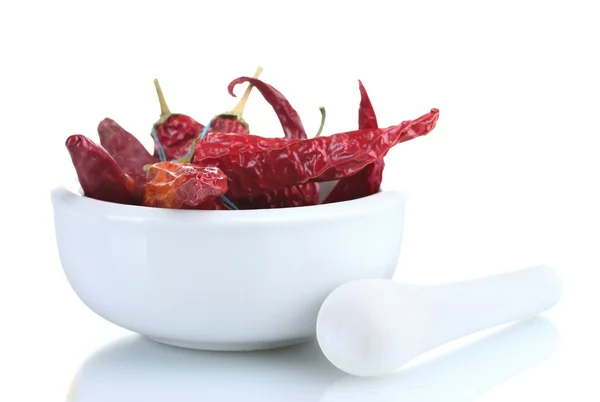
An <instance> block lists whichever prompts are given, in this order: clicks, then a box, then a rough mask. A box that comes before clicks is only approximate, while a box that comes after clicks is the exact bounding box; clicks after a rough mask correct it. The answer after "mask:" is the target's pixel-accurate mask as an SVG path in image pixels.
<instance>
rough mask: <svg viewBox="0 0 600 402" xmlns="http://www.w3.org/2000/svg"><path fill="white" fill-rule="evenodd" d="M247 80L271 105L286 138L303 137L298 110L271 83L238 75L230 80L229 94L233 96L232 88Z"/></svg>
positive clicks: (303, 132) (303, 131) (304, 136)
mask: <svg viewBox="0 0 600 402" xmlns="http://www.w3.org/2000/svg"><path fill="white" fill-rule="evenodd" d="M244 82H249V83H250V84H252V85H253V86H254V87H255V88H256V89H257V90H258V91H259V92H260V93H261V94H262V96H263V97H264V98H265V100H266V101H267V102H268V103H269V104H270V105H271V106H272V107H273V110H275V113H276V114H277V117H278V118H279V121H280V123H281V127H282V128H283V132H284V133H285V137H286V138H292V139H305V138H306V131H305V130H304V126H303V125H302V120H301V119H300V116H299V115H298V112H296V110H295V109H294V108H293V107H292V105H290V102H289V101H288V100H287V99H286V98H285V96H283V95H282V94H281V92H279V91H278V90H276V89H275V88H273V87H272V86H271V85H269V84H267V83H265V82H263V81H261V80H259V79H256V78H250V77H239V78H236V79H235V80H233V81H231V83H230V84H229V87H228V90H229V93H230V94H231V96H235V93H234V92H233V89H234V88H235V86H236V85H238V84H241V83H244Z"/></svg>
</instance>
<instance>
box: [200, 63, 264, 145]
mask: <svg viewBox="0 0 600 402" xmlns="http://www.w3.org/2000/svg"><path fill="white" fill-rule="evenodd" d="M262 71H263V69H262V67H261V66H258V67H257V68H256V71H255V72H254V77H253V78H258V77H259V76H260V74H261V73H262ZM252 87H253V86H252V84H249V85H248V87H247V88H246V91H245V92H244V95H243V96H242V97H241V98H240V100H239V101H238V103H237V105H235V107H234V108H233V109H232V110H231V111H229V112H226V113H221V114H220V115H218V116H216V117H215V118H214V119H213V120H212V122H211V124H210V130H209V131H210V132H217V133H236V134H249V132H250V127H249V126H248V122H246V120H244V119H243V118H242V114H243V113H244V109H245V107H246V102H248V98H249V97H250V93H251V92H252Z"/></svg>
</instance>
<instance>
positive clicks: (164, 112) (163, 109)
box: [154, 79, 171, 123]
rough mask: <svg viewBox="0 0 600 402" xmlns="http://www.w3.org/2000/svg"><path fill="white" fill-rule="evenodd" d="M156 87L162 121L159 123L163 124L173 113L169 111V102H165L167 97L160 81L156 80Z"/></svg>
mask: <svg viewBox="0 0 600 402" xmlns="http://www.w3.org/2000/svg"><path fill="white" fill-rule="evenodd" d="M154 87H155V88H156V95H158V103H160V119H159V120H158V122H159V123H163V122H164V121H165V120H167V119H168V118H169V116H171V111H170V110H169V106H167V101H166V100H165V95H164V94H163V91H162V88H161V87H160V84H159V83H158V79H155V80H154Z"/></svg>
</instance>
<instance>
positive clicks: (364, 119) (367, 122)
mask: <svg viewBox="0 0 600 402" xmlns="http://www.w3.org/2000/svg"><path fill="white" fill-rule="evenodd" d="M358 87H359V90H360V105H359V107H358V128H359V129H369V128H378V127H379V125H378V124H377V116H376V114H375V109H373V105H372V104H371V100H370V99H369V95H368V94H367V90H366V89H365V87H364V85H363V83H362V82H361V81H360V80H359V81H358ZM384 167H385V162H384V160H383V158H379V159H377V160H376V161H375V162H373V163H370V164H368V165H367V166H365V167H364V168H363V169H362V170H360V171H359V172H358V173H356V174H354V175H352V176H348V177H344V178H343V179H340V181H339V182H338V183H337V184H336V185H335V187H333V190H331V193H329V195H328V196H327V198H325V200H324V201H323V204H330V203H333V202H340V201H348V200H353V199H356V198H361V197H366V196H368V195H371V194H375V193H376V192H378V191H379V188H380V186H381V180H382V179H383V169H384Z"/></svg>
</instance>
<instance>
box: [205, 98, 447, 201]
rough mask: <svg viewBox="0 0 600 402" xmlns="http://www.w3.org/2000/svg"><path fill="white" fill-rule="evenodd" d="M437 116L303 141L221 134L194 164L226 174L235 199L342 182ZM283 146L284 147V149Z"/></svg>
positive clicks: (428, 125) (419, 132)
mask: <svg viewBox="0 0 600 402" xmlns="http://www.w3.org/2000/svg"><path fill="white" fill-rule="evenodd" d="M438 116H439V111H438V110H437V109H431V111H430V112H429V113H427V114H425V115H423V116H421V117H419V118H418V119H416V120H412V121H411V120H409V121H404V122H402V123H400V124H398V125H396V126H391V127H388V128H384V129H364V130H357V131H351V132H346V133H339V134H334V135H331V136H327V137H316V138H310V139H307V140H293V139H292V140H290V139H282V138H265V137H259V136H255V135H240V134H220V135H215V136H214V137H219V138H218V141H210V142H203V141H201V142H199V143H198V144H197V145H196V149H195V152H194V160H193V162H194V164H198V165H201V166H216V167H218V168H220V169H222V170H223V171H226V172H227V175H228V177H229V191H230V193H231V195H232V196H234V197H252V196H256V195H260V194H261V193H264V192H265V191H269V190H273V189H278V188H281V187H289V186H293V185H296V184H302V183H307V182H310V181H317V182H319V181H329V180H336V179H341V178H343V177H347V176H350V175H352V174H355V173H357V172H358V171H360V170H361V169H362V168H364V167H365V166H366V165H368V164H370V163H373V162H375V161H376V160H377V159H379V158H381V157H383V156H385V155H386V154H387V152H388V151H389V150H390V149H391V148H392V147H393V146H394V145H396V144H398V143H400V142H404V141H408V140H411V139H413V138H416V137H419V136H422V135H425V134H428V133H429V132H430V131H431V130H433V129H434V128H435V125H436V122H437V120H438ZM285 142H287V144H285Z"/></svg>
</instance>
